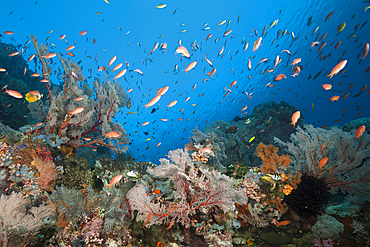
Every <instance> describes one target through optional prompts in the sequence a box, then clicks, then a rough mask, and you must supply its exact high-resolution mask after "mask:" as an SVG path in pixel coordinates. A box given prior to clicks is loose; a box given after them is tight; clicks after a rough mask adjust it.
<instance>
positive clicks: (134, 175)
mask: <svg viewBox="0 0 370 247" xmlns="http://www.w3.org/2000/svg"><path fill="white" fill-rule="evenodd" d="M126 175H127V176H129V177H133V178H137V177H139V175H138V172H137V171H129V172H128V173H126Z"/></svg>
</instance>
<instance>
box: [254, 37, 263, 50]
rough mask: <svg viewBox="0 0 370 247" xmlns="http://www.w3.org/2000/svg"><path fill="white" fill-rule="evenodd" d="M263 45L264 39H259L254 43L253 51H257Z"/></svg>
mask: <svg viewBox="0 0 370 247" xmlns="http://www.w3.org/2000/svg"><path fill="white" fill-rule="evenodd" d="M261 44H262V37H259V38H258V39H257V40H256V41H254V43H253V50H252V51H257V50H258V48H259V47H260V46H261Z"/></svg>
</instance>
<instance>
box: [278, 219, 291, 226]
mask: <svg viewBox="0 0 370 247" xmlns="http://www.w3.org/2000/svg"><path fill="white" fill-rule="evenodd" d="M289 223H290V221H289V220H284V221H281V222H279V223H278V224H277V225H276V227H279V226H286V225H288V224H289Z"/></svg>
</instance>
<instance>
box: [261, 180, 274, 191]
mask: <svg viewBox="0 0 370 247" xmlns="http://www.w3.org/2000/svg"><path fill="white" fill-rule="evenodd" d="M262 178H263V179H264V180H266V181H267V182H270V183H271V184H272V187H271V189H270V191H273V190H274V189H275V187H276V181H275V180H274V179H272V178H271V177H270V176H263V177H262Z"/></svg>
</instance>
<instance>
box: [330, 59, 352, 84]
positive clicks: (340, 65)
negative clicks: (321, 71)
mask: <svg viewBox="0 0 370 247" xmlns="http://www.w3.org/2000/svg"><path fill="white" fill-rule="evenodd" d="M346 64H347V60H343V61H342V62H340V63H338V64H337V65H336V66H335V67H334V68H333V69H332V71H331V72H330V74H329V75H327V77H329V76H330V79H331V78H332V77H333V76H334V75H336V74H338V73H339V71H341V70H342V69H343V68H344V67H345V66H346Z"/></svg>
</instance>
